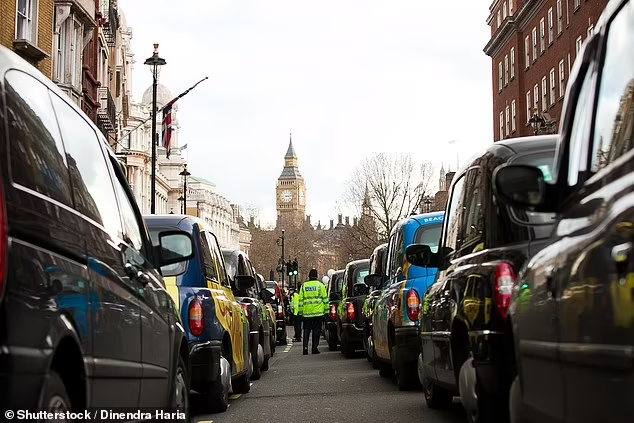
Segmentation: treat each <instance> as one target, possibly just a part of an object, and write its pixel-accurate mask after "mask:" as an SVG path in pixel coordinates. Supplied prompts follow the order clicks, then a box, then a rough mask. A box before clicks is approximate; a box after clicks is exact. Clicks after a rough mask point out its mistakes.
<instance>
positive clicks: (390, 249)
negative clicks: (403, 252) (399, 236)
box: [385, 232, 396, 278]
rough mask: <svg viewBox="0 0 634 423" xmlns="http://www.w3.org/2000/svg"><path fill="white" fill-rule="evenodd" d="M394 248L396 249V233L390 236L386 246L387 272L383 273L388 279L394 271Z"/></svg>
mask: <svg viewBox="0 0 634 423" xmlns="http://www.w3.org/2000/svg"><path fill="white" fill-rule="evenodd" d="M395 248H396V232H395V233H393V234H392V235H391V236H390V240H389V243H388V246H387V270H386V272H385V273H386V274H387V275H388V277H389V278H391V277H392V274H393V273H394V271H395V268H394V266H393V264H394V250H395Z"/></svg>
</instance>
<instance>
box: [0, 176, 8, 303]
mask: <svg viewBox="0 0 634 423" xmlns="http://www.w3.org/2000/svg"><path fill="white" fill-rule="evenodd" d="M8 236H9V234H8V231H7V215H6V210H5V207H4V193H3V192H2V186H1V185H0V297H1V296H2V289H3V288H4V278H5V276H6V273H7V244H8V240H7V238H8Z"/></svg>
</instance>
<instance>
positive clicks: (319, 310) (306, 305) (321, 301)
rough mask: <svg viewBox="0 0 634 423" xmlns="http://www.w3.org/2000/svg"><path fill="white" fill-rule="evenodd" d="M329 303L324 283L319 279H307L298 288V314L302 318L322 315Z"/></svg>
mask: <svg viewBox="0 0 634 423" xmlns="http://www.w3.org/2000/svg"><path fill="white" fill-rule="evenodd" d="M329 304H330V302H329V301H328V294H327V293H326V285H324V284H323V283H322V282H321V281H308V282H304V283H303V284H302V287H301V288H300V290H299V314H301V315H302V317H303V318H304V319H307V318H308V319H310V318H311V317H323V316H324V314H326V311H327V310H328V305H329Z"/></svg>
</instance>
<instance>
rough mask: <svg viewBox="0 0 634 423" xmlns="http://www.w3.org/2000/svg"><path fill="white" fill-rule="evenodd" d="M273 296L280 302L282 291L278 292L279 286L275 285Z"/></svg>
mask: <svg viewBox="0 0 634 423" xmlns="http://www.w3.org/2000/svg"><path fill="white" fill-rule="evenodd" d="M275 296H276V297H277V299H278V300H279V301H282V291H281V290H280V286H279V285H275Z"/></svg>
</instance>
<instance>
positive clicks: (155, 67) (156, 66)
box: [143, 43, 167, 214]
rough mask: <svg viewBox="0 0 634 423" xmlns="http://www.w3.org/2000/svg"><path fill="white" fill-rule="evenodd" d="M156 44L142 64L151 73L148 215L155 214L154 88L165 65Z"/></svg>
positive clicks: (155, 138) (155, 141)
mask: <svg viewBox="0 0 634 423" xmlns="http://www.w3.org/2000/svg"><path fill="white" fill-rule="evenodd" d="M158 46H159V45H158V44H157V43H155V44H154V53H153V54H152V57H150V58H149V59H146V60H145V62H143V64H144V65H148V66H150V69H151V71H152V111H151V112H150V117H151V118H152V182H151V188H150V194H151V196H152V197H151V199H150V214H156V144H157V142H158V141H157V137H156V87H157V86H158V77H159V74H160V71H161V66H163V65H165V64H167V62H166V61H165V60H164V59H162V58H161V57H159V54H158Z"/></svg>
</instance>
